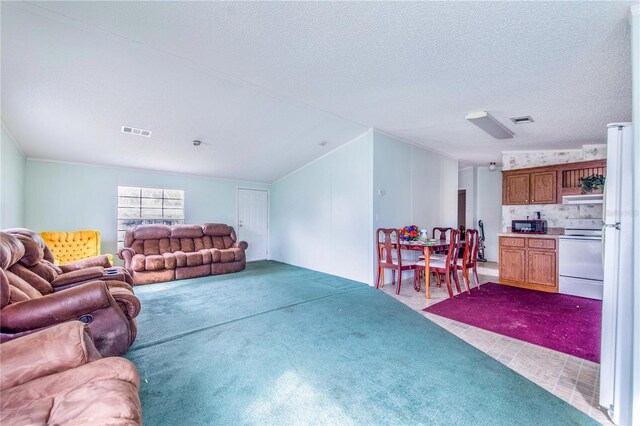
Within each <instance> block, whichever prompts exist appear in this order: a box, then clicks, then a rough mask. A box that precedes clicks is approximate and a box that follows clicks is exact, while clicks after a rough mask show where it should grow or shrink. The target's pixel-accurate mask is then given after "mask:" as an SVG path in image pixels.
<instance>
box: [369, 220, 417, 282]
mask: <svg viewBox="0 0 640 426" xmlns="http://www.w3.org/2000/svg"><path fill="white" fill-rule="evenodd" d="M376 241H377V242H378V250H377V251H378V274H377V276H376V288H382V287H384V270H385V269H391V273H392V274H393V275H392V284H396V271H398V283H397V286H396V294H400V286H401V285H402V271H408V270H413V269H415V267H416V264H415V262H403V261H402V250H401V249H400V244H398V243H399V242H400V231H399V230H398V229H393V228H378V230H377V231H376ZM394 255H395V256H394Z"/></svg>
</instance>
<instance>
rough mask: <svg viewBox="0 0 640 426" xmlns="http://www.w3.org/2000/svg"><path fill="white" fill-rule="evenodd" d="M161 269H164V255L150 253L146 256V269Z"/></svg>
mask: <svg viewBox="0 0 640 426" xmlns="http://www.w3.org/2000/svg"><path fill="white" fill-rule="evenodd" d="M161 269H164V257H163V256H162V255H160V254H150V255H148V256H145V261H144V270H145V271H160V270H161Z"/></svg>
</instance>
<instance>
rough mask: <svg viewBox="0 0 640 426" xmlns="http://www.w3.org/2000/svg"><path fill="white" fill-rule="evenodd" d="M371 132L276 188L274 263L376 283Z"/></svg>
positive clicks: (273, 201) (273, 198) (273, 188)
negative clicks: (373, 274) (275, 261)
mask: <svg viewBox="0 0 640 426" xmlns="http://www.w3.org/2000/svg"><path fill="white" fill-rule="evenodd" d="M372 159H373V153H372V142H371V132H366V133H364V134H363V135H361V136H359V137H358V138H356V139H354V140H353V141H351V142H349V143H348V144H346V145H344V146H342V147H340V148H339V149H337V150H336V151H334V152H332V153H330V154H328V155H326V156H325V157H322V158H320V159H319V160H317V161H314V162H312V163H310V164H308V165H307V166H305V167H304V168H302V169H300V170H298V171H297V172H295V173H292V174H291V175H289V176H287V177H285V178H283V179H282V180H280V181H278V182H276V183H275V184H273V185H272V186H271V212H270V217H271V232H270V234H269V235H270V242H271V256H272V258H273V259H275V260H279V261H282V262H285V263H289V264H292V265H296V266H302V267H305V268H309V269H314V270H317V271H321V272H326V273H329V274H334V275H339V276H342V277H346V278H350V279H353V280H356V281H360V282H364V283H371V282H372V273H371V271H372V269H373V266H372V265H373V258H372V256H371V255H370V253H372V251H373V234H372V232H371V226H372V224H371V210H372V205H371V203H372V200H371V188H372V181H371V179H372Z"/></svg>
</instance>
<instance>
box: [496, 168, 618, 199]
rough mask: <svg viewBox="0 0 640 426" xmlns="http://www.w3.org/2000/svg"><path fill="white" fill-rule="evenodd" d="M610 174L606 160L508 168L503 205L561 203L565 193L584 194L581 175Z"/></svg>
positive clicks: (505, 176) (503, 181) (504, 174)
mask: <svg viewBox="0 0 640 426" xmlns="http://www.w3.org/2000/svg"><path fill="white" fill-rule="evenodd" d="M606 173H607V163H606V160H593V161H582V162H579V163H568V164H556V165H553V166H543V167H531V168H528V169H516V170H505V171H503V172H502V204H503V205H519V204H561V203H562V196H564V195H577V194H580V192H581V188H580V178H582V177H585V176H591V175H594V174H600V175H604V176H606Z"/></svg>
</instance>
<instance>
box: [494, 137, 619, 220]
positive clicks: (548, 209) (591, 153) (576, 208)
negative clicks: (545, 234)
mask: <svg viewBox="0 0 640 426" xmlns="http://www.w3.org/2000/svg"><path fill="white" fill-rule="evenodd" d="M606 157H607V145H606V144H600V145H584V146H583V147H582V149H566V150H557V151H551V150H549V151H509V152H503V153H502V165H503V170H514V169H523V168H527V167H538V166H549V165H553V164H565V163H574V162H578V161H589V160H600V159H603V158H606ZM538 211H539V212H540V213H541V218H542V219H544V220H546V221H547V227H548V228H564V227H565V223H566V221H567V219H601V218H602V204H579V205H570V204H529V205H523V206H502V230H503V231H508V230H509V228H510V227H511V221H512V220H516V219H527V216H529V219H535V217H536V214H535V212H538Z"/></svg>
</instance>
